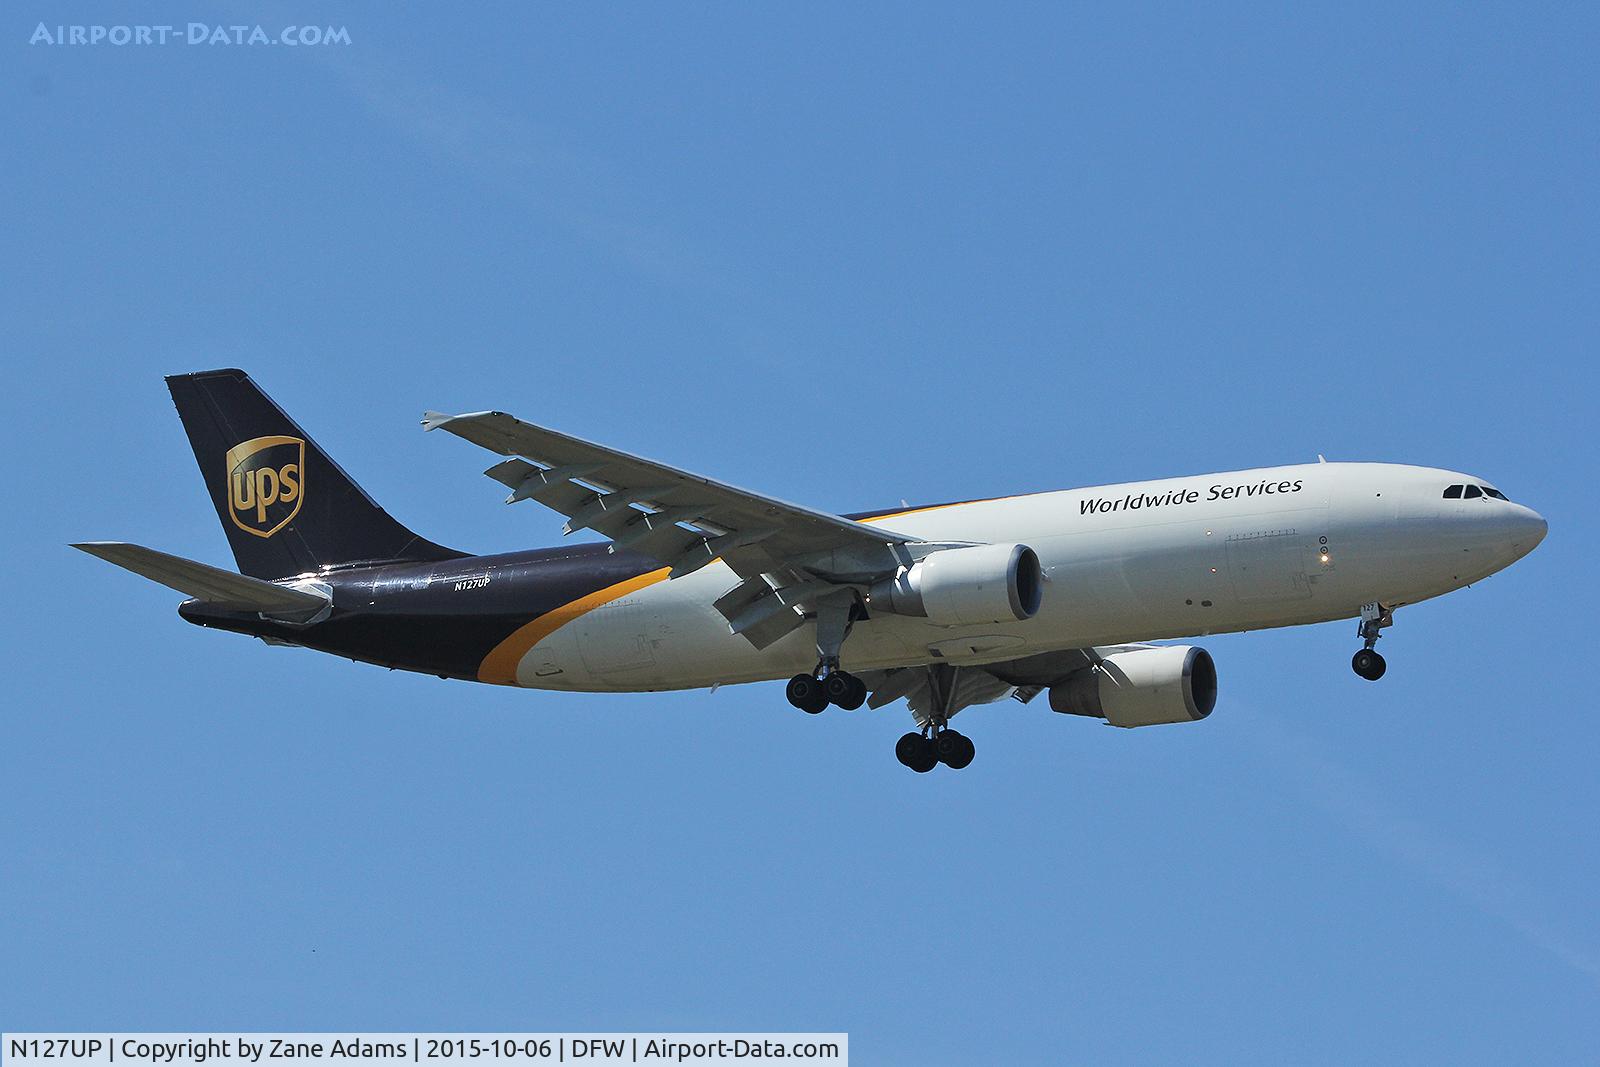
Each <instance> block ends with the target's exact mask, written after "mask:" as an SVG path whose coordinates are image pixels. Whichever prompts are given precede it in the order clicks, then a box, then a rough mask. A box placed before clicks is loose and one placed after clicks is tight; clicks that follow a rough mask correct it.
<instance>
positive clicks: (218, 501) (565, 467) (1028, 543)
mask: <svg viewBox="0 0 1600 1067" xmlns="http://www.w3.org/2000/svg"><path fill="white" fill-rule="evenodd" d="M167 385H168V387H169V388H170V390H171V393H172V398H173V401H174V402H175V403H176V405H177V408H178V414H179V416H180V418H181V419H182V420H183V425H184V429H185V430H186V431H187V433H188V436H189V441H190V443H191V445H192V446H193V448H194V454H195V458H196V459H197V460H198V461H199V463H200V471H201V474H202V475H203V477H204V480H205V484H206V488H207V489H208V490H209V491H210V493H211V499H212V502H213V504H215V506H216V510H217V515H218V516H219V518H220V519H221V522H222V528H223V530H224V532H225V533H226V534H227V536H228V541H229V543H230V544H231V546H232V548H233V554H234V558H235V560H236V561H237V562H238V565H239V570H240V571H241V572H242V573H239V574H236V573H234V572H232V571H228V570H223V569H220V568H217V567H213V566H209V565H207V564H204V563H196V562H193V561H191V560H186V559H181V558H179V557H176V556H171V555H168V554H166V553H162V552H157V551H154V550H152V549H149V548H144V547H141V546H139V545H133V544H126V543H121V542H105V541H100V542H90V543H84V544H79V545H76V546H75V547H77V548H80V549H82V550H83V551H85V552H88V553H91V554H93V555H95V556H99V557H100V558H101V559H104V560H107V561H109V562H111V563H115V564H117V565H118V566H120V567H124V568H126V569H127V570H130V571H133V572H134V573H136V574H140V575H143V576H144V577H146V578H150V579H152V580H154V581H156V582H160V583H162V584H164V585H167V586H170V587H171V588H173V589H176V590H178V591H180V592H182V593H186V594H188V596H189V597H190V599H188V600H186V601H184V602H183V603H182V604H181V605H180V606H179V608H178V613H179V614H180V615H181V616H182V617H183V618H185V619H187V620H189V621H190V622H192V623H196V624H198V625H200V626H207V627H213V628H216V629H221V630H230V631H233V632H235V633H241V634H249V635H251V636H255V637H259V638H261V639H262V640H264V641H267V642H269V643H271V644H281V645H299V646H303V647H306V648H312V649H317V650H319V651H322V652H330V653H333V654H335V655H339V656H348V657H350V658H351V659H353V660H361V661H365V662H368V663H375V664H379V665H382V666H385V667H391V668H398V669H402V670H408V671H417V672H421V673H427V674H435V675H438V676H439V677H441V678H458V679H464V680H468V681H478V682H489V683H492V684H495V685H508V686H520V687H523V688H527V689H551V690H558V691H562V692H641V691H642V692H658V691H661V690H669V689H698V688H704V687H712V688H715V687H717V686H720V685H727V684H732V683H736V682H756V681H762V680H768V679H781V678H788V679H789V681H788V699H789V703H790V704H792V705H793V706H794V707H796V708H798V709H800V710H801V711H804V712H807V713H810V714H813V715H815V714H817V713H819V712H821V711H823V710H824V709H825V708H827V707H828V706H829V705H833V706H836V707H839V708H843V709H845V710H847V711H851V710H855V709H856V708H859V707H861V705H862V704H863V703H865V704H867V705H868V706H869V707H872V708H879V707H882V706H884V705H886V704H890V703H892V702H894V701H897V700H900V699H904V700H905V701H906V702H907V704H908V705H909V707H910V710H911V714H912V717H913V719H914V721H915V728H914V729H912V730H911V731H910V732H908V733H906V734H905V736H903V737H901V738H900V740H899V743H898V744H897V745H896V746H895V754H896V756H897V757H898V758H899V760H900V762H901V763H902V764H904V765H905V766H907V767H909V768H911V769H912V770H914V771H918V772H927V771H930V770H932V769H933V768H934V767H935V766H937V765H939V764H944V765H945V766H947V767H951V768H961V767H965V766H967V765H968V764H969V763H970V762H971V761H972V758H973V753H974V748H973V743H972V741H971V740H970V739H968V738H967V737H966V736H964V735H963V734H961V733H958V732H957V731H956V730H954V729H952V728H951V727H950V721H951V720H952V719H953V718H954V717H955V715H956V714H957V713H958V712H960V711H961V710H963V709H964V708H968V707H971V706H973V705H977V704H984V703H989V702H993V701H998V700H1002V699H1005V698H1007V697H1011V698H1015V699H1017V700H1020V701H1022V702H1024V703H1027V702H1029V701H1031V700H1033V699H1034V698H1036V697H1038V696H1040V695H1044V696H1045V697H1046V703H1047V704H1048V705H1049V707H1050V709H1051V710H1052V711H1057V712H1062V713H1065V714H1069V715H1083V716H1089V717H1091V718H1096V719H1102V720H1104V721H1106V722H1108V723H1110V724H1111V725H1113V726H1121V727H1136V726H1153V725H1157V724H1162V723H1181V722H1194V721H1197V720H1200V719H1203V718H1205V717H1206V716H1207V715H1209V714H1210V713H1211V710H1212V708H1213V706H1214V705H1215V703H1216V699H1217V673H1216V668H1215V666H1214V664H1213V662H1212V659H1211V656H1210V655H1209V654H1208V653H1207V652H1205V650H1203V649H1201V648H1197V647H1193V646H1188V645H1158V644H1151V643H1149V642H1152V641H1160V640H1169V639H1173V638H1183V637H1193V636H1203V635H1207V634H1217V633H1232V632H1239V631H1244V630H1257V629H1263V628H1266V627H1276V626H1298V625H1304V624H1309V623H1319V622H1326V621H1329V620H1336V619H1356V620H1359V628H1358V635H1357V636H1358V638H1359V640H1360V642H1361V647H1360V648H1359V649H1358V650H1357V651H1356V653H1355V656H1354V659H1353V661H1352V666H1353V667H1354V669H1355V672H1356V673H1357V674H1359V675H1360V676H1361V677H1363V678H1367V679H1372V680H1376V679H1378V678H1379V677H1381V676H1382V675H1383V673H1384V670H1385V664H1384V659H1383V657H1382V656H1381V655H1380V654H1379V653H1378V652H1377V650H1376V649H1375V648H1374V646H1375V645H1376V644H1377V641H1378V638H1379V635H1380V634H1381V633H1382V631H1383V629H1384V628H1385V627H1388V626H1389V625H1390V624H1391V623H1392V622H1393V619H1394V613H1395V610H1396V609H1397V608H1400V607H1403V606H1405V605H1408V604H1415V603H1417V602H1419V601H1422V600H1427V599H1428V598H1430V597H1436V596H1439V595H1441V594H1443V593H1448V592H1450V591H1452V590H1455V589H1459V588H1461V587H1462V586H1465V585H1469V584H1471V583H1473V582H1476V581H1478V580H1480V579H1482V578H1484V577H1486V576H1488V575H1491V574H1493V573H1495V572H1496V571H1499V570H1501V569H1502V568H1504V567H1506V566H1509V565H1510V564H1511V563H1513V562H1515V561H1516V560H1518V559H1520V558H1522V557H1523V556H1525V555H1527V554H1528V553H1529V552H1531V551H1532V550H1533V549H1534V547H1535V546H1536V545H1538V544H1539V542H1540V541H1541V540H1542V539H1543V538H1544V536H1545V529H1546V526H1545V520H1544V519H1543V518H1541V517H1540V516H1539V515H1538V514H1537V513H1536V512H1534V511H1533V510H1531V509H1530V508H1527V507H1525V506H1523V505H1521V504H1517V503H1513V502H1512V501H1510V500H1508V499H1507V498H1506V496H1505V494H1503V493H1501V492H1500V490H1499V489H1497V488H1495V487H1494V486H1493V485H1492V484H1491V483H1490V482H1488V481H1487V480H1485V479H1483V478H1479V477H1475V476H1473V475H1469V474H1461V473H1457V472H1453V471H1448V470H1435V469H1432V468H1428V467H1413V466H1403V465H1399V464H1391V463H1329V462H1321V461H1319V462H1317V463H1309V464H1301V465H1296V466H1287V467H1266V468H1261V469H1257V470H1244V471H1230V472H1225V473H1221V474H1204V475H1196V476H1186V477H1178V478H1164V479H1161V480H1158V481H1150V482H1133V483H1128V484H1123V485H1106V486H1094V487H1091V488H1087V489H1066V490H1061V491H1057V492H1046V493H1030V494H1027V495H1021V496H1004V497H996V498H993V499H987V500H968V501H962V502H959V503H949V504H935V505H931V506H925V507H900V508H892V509H888V510H885V511H875V512H868V513H864V514H856V515H840V514H833V513H830V512H826V511H819V510H816V509H814V508H810V507H805V506H803V505H800V504H791V503H787V502H785V501H782V500H778V499H776V498H773V497H769V496H765V495H762V494H760V493H755V492H751V491H749V490H745V489H738V488H735V487H733V486H731V485H726V484H724V483H722V482H718V481H714V480H712V479H710V478H706V477H703V476H701V475H697V474H692V473H690V472H688V471H684V470H679V469H677V468H675V467H669V466H667V465H665V464H662V463H658V462H655V461H653V460H649V459H644V458H642V457H639V456H634V455H630V454H628V453H626V452H620V451H617V450H616V449H611V448H606V447H605V446H603V445H597V444H592V443H590V442H588V441H584V440H580V439H579V438H576V437H570V436H568V435H566V434H564V433H559V432H557V431H555V430H550V429H546V428H544V427H541V426H535V425H533V424H531V423H527V422H522V421H520V420H518V419H515V418H513V417H512V416H510V415H507V414H504V413H502V412H498V411H486V412H478V413H475V414H467V415H443V414H438V413H435V412H429V413H428V414H426V415H424V416H423V420H422V425H423V427H424V428H426V429H429V430H444V431H445V432H447V433H450V434H454V435H455V436H457V437H460V438H463V439H465V440H467V441H470V442H472V443H473V444H476V445H479V446H481V447H483V448H486V449H488V450H489V451H490V452H493V453H495V454H496V455H497V456H501V457H504V458H502V459H501V460H499V462H496V463H495V464H494V465H493V466H492V467H490V468H489V469H488V471H487V472H486V473H487V474H488V475H489V477H490V478H493V479H494V480H495V481H497V482H499V483H501V484H502V485H503V486H505V487H506V489H507V490H509V494H510V495H509V496H508V497H507V498H506V499H507V501H508V502H510V503H516V502H518V501H524V500H531V501H535V502H537V503H539V504H543V505H544V506H545V507H548V508H551V509H553V510H555V511H557V512H560V513H561V514H562V515H564V516H566V520H567V521H566V525H565V527H564V532H565V533H568V534H571V533H575V532H577V531H580V530H587V531H594V532H595V533H597V534H599V535H600V536H601V537H603V538H605V539H606V540H605V541H604V542H601V543H594V542H588V543H573V544H569V545H567V546H565V547H559V548H546V549H534V550H529V551H522V552H509V553H504V554H499V555H489V556H478V555H472V554H469V553H466V552H458V551H455V550H453V549H449V548H445V547H443V546H441V545H437V544H435V543H434V542H432V541H429V540H427V539H426V538H423V537H420V536H418V535H417V534H415V533H412V532H411V531H410V530H409V529H407V528H406V527H404V526H402V525H401V524H400V523H399V522H397V521H395V520H394V519H393V518H391V517H390V515H389V514H388V512H386V511H384V510H383V509H382V508H381V507H379V506H378V505H377V504H376V503H375V502H374V501H373V500H372V499H371V498H370V497H368V496H367V495H366V494H365V493H364V492H362V490H361V489H360V488H359V487H358V486H357V485H356V484H355V482H354V481H352V480H351V479H350V477H349V476H348V475H347V474H345V472H344V471H343V470H342V469H341V468H340V467H339V466H338V465H337V464H336V463H334V461H333V460H332V459H330V458H329V457H328V455H327V454H326V453H325V452H323V451H322V449H321V448H319V447H318V446H317V444H316V442H314V441H313V440H312V439H311V438H310V437H308V436H307V435H306V434H305V432H304V431H303V430H301V429H300V427H299V426H297V425H296V424H295V423H294V421H293V420H291V419H290V418H289V416H288V415H286V414H285V413H284V412H283V411H282V410H281V409H280V408H279V407H278V406H277V405H276V404H274V403H273V402H272V400H271V399H269V398H268V397H267V395H266V394H265V393H263V392H262V391H261V390H260V389H259V388H258V387H257V386H256V385H255V383H254V382H252V381H251V380H250V378H249V377H248V376H247V375H246V374H245V373H244V372H242V371H238V370H215V371H206V372H203V373H198V374H184V375H177V376H174V377H171V378H168V379H167ZM1319 460H1320V457H1319Z"/></svg>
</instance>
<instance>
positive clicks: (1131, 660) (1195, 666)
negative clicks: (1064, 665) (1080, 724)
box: [1050, 645, 1217, 727]
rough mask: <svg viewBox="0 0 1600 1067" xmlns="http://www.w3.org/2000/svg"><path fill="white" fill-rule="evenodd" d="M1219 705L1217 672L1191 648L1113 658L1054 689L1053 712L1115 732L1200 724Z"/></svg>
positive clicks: (1200, 650) (1174, 647)
mask: <svg viewBox="0 0 1600 1067" xmlns="http://www.w3.org/2000/svg"><path fill="white" fill-rule="evenodd" d="M1216 704H1217V667H1216V664H1214V663H1212V661H1211V654H1210V653H1209V652H1207V651H1206V650H1205V649H1203V648H1195V647H1194V646H1192V645H1164V646H1159V647H1152V648H1135V649H1130V650H1128V651H1126V652H1113V653H1112V654H1111V655H1109V656H1106V657H1104V658H1102V659H1101V660H1100V662H1099V663H1098V664H1097V665H1095V666H1093V667H1087V668H1085V669H1083V670H1081V671H1075V672H1073V673H1072V674H1069V675H1068V676H1067V677H1066V678H1063V679H1062V680H1061V681H1059V682H1057V683H1056V684H1055V685H1053V686H1051V687H1050V708H1051V710H1052V711H1059V712H1063V713H1065V714H1068V715H1090V716H1093V717H1095V718H1099V719H1105V720H1106V721H1107V722H1109V723H1110V724H1111V725H1112V726H1123V727H1133V726H1155V725H1157V724H1160V723H1168V722H1197V721H1199V720H1200V719H1203V718H1205V717H1206V716H1207V715H1210V714H1211V709H1212V708H1214V707H1216Z"/></svg>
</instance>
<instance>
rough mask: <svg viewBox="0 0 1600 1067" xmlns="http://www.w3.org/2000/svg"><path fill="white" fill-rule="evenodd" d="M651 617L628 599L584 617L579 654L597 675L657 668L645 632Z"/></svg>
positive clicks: (613, 602) (653, 650) (579, 638)
mask: <svg viewBox="0 0 1600 1067" xmlns="http://www.w3.org/2000/svg"><path fill="white" fill-rule="evenodd" d="M651 620H652V615H651V613H650V612H649V611H647V610H645V608H644V607H642V606H641V605H639V604H634V603H630V602H629V601H628V600H627V599H623V600H616V601H612V602H611V603H610V604H606V605H605V606H603V607H599V608H596V609H595V610H594V611H591V612H589V613H588V614H587V615H585V616H584V617H583V620H582V622H581V623H580V624H579V627H578V655H579V656H581V657H582V659H583V665H584V666H585V667H587V668H588V669H589V670H590V672H592V673H594V674H617V673H620V672H623V671H638V670H645V669H647V668H650V667H654V666H655V664H656V653H655V646H654V645H653V644H652V643H651V641H650V637H649V635H648V634H647V633H646V632H645V630H646V628H647V627H648V626H649V625H650V622H651Z"/></svg>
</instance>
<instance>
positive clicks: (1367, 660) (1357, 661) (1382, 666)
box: [1350, 648, 1389, 682]
mask: <svg viewBox="0 0 1600 1067" xmlns="http://www.w3.org/2000/svg"><path fill="white" fill-rule="evenodd" d="M1350 669H1351V670H1353V671H1355V672H1356V673H1357V674H1359V675H1361V677H1363V678H1365V679H1366V680H1367V681H1369V682H1376V681H1377V680H1378V679H1379V678H1382V677H1383V672H1384V671H1386V670H1388V669H1389V665H1388V664H1387V663H1385V662H1384V661H1383V656H1381V655H1380V654H1379V653H1377V652H1376V651H1374V650H1373V649H1370V648H1363V649H1362V650H1361V651H1360V652H1357V653H1356V654H1355V655H1354V656H1352V657H1350Z"/></svg>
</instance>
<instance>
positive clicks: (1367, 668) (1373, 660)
mask: <svg viewBox="0 0 1600 1067" xmlns="http://www.w3.org/2000/svg"><path fill="white" fill-rule="evenodd" d="M1393 625H1394V610H1393V609H1392V608H1386V607H1384V606H1383V605H1382V604H1379V603H1378V602H1377V601H1375V600H1374V601H1372V602H1370V603H1367V604H1363V605H1361V629H1360V630H1359V631H1358V632H1357V633H1358V636H1359V637H1360V638H1361V639H1362V641H1364V642H1365V646H1364V647H1363V648H1362V649H1361V651H1360V652H1357V653H1356V654H1355V655H1354V656H1352V657H1351V658H1350V669H1351V670H1353V671H1355V672H1356V673H1357V674H1359V675H1360V676H1361V677H1363V678H1365V679H1366V680H1367V681H1369V682H1376V681H1377V680H1378V679H1379V678H1382V677H1383V672H1384V671H1386V670H1388V669H1389V665H1388V664H1387V663H1385V662H1384V659H1383V656H1382V655H1381V654H1380V653H1379V652H1378V650H1377V649H1376V648H1374V647H1372V646H1374V645H1376V644H1377V643H1378V638H1379V636H1381V634H1380V631H1382V630H1383V629H1384V628H1385V627H1387V626H1393Z"/></svg>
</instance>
